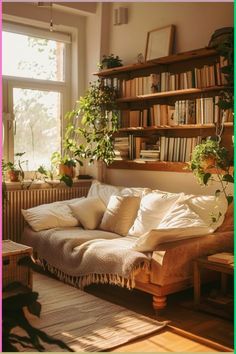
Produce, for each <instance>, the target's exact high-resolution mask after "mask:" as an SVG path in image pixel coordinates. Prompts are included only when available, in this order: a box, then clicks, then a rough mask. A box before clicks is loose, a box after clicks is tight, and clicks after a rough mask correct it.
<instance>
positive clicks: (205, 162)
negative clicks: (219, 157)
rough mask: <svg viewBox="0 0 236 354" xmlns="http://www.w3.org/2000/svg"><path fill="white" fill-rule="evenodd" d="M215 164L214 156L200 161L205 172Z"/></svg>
mask: <svg viewBox="0 0 236 354" xmlns="http://www.w3.org/2000/svg"><path fill="white" fill-rule="evenodd" d="M215 164H216V159H215V157H214V156H209V157H207V158H205V159H204V160H202V164H201V165H202V168H203V170H207V169H209V168H213V167H214V166H215Z"/></svg>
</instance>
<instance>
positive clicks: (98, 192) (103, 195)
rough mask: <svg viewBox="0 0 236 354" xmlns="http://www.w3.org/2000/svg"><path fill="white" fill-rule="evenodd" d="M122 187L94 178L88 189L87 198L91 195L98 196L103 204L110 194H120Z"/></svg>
mask: <svg viewBox="0 0 236 354" xmlns="http://www.w3.org/2000/svg"><path fill="white" fill-rule="evenodd" d="M123 188H124V187H118V186H112V185H110V184H105V183H101V182H99V181H96V180H95V181H93V183H92V185H91V187H90V189H89V191H88V195H87V198H91V197H96V198H100V199H101V201H102V202H103V203H104V204H105V205H107V204H108V202H109V200H110V197H111V196H112V195H120V193H121V190H122V189H123Z"/></svg>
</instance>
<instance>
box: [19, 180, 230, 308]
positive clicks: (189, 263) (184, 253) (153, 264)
mask: <svg viewBox="0 0 236 354" xmlns="http://www.w3.org/2000/svg"><path fill="white" fill-rule="evenodd" d="M117 193H120V194H121V195H126V196H127V195H136V196H137V195H139V196H140V198H141V199H142V198H143V196H145V195H146V194H148V193H150V190H149V189H146V188H125V187H115V186H107V185H102V184H97V185H93V186H92V187H91V190H90V192H89V194H88V198H90V197H91V198H94V197H99V198H100V199H101V200H102V201H103V203H104V204H108V201H109V199H110V197H111V195H114V194H117ZM90 221H91V220H90ZM65 232H66V236H65V237H64V235H65ZM62 235H63V237H64V239H62ZM79 237H81V239H82V241H81V242H80V244H81V243H82V244H83V243H84V242H86V241H88V242H90V240H93V239H95V240H96V239H105V240H109V242H115V241H116V239H117V240H120V241H122V240H126V239H127V243H129V237H124V238H123V239H122V238H121V237H120V235H117V234H116V233H115V232H109V231H105V230H104V231H103V230H84V229H82V228H81V227H80V228H79V227H78V226H73V225H71V227H70V228H66V229H65V230H64V229H60V228H59V229H58V228H55V229H52V230H50V229H49V230H46V231H34V230H32V228H30V227H29V226H26V228H25V231H24V233H23V236H22V242H23V243H25V244H27V245H29V246H32V247H33V248H34V251H35V254H39V255H40V252H41V255H40V257H39V258H40V259H41V261H42V264H44V266H45V267H46V268H47V269H49V270H50V271H52V272H54V273H55V274H57V275H59V278H61V279H62V280H64V281H66V282H68V283H73V284H74V285H76V286H78V287H80V288H83V287H84V286H86V284H87V285H88V284H91V283H93V282H110V283H112V284H118V285H123V286H127V287H131V288H132V287H133V286H134V287H135V288H137V289H140V290H142V291H145V292H147V293H150V294H152V295H153V307H154V309H156V310H160V309H163V308H165V306H166V304H167V295H168V294H171V293H175V292H178V291H181V290H184V289H186V288H188V287H191V286H192V285H193V260H194V259H196V258H198V257H202V256H206V255H208V254H214V253H217V252H221V251H232V249H233V207H232V205H231V206H230V208H228V211H227V213H226V217H225V219H224V222H223V224H222V225H221V226H220V227H219V228H218V229H217V230H216V231H215V232H214V233H212V234H208V235H201V237H192V238H187V239H183V240H177V241H175V240H172V241H169V242H166V243H165V242H162V243H160V244H158V245H157V246H156V247H155V249H154V250H152V252H150V251H149V252H143V253H142V252H136V251H134V252H133V251H132V252H133V253H132V252H130V253H132V254H133V255H134V256H135V257H136V258H135V262H136V264H135V266H134V267H133V270H132V276H133V275H134V279H133V281H132V282H126V281H124V279H123V280H122V281H117V279H118V280H119V279H121V277H120V276H119V275H118V277H117V278H114V277H113V275H112V276H111V278H110V279H111V281H104V279H105V278H104V277H101V276H100V277H99V276H96V275H94V276H92V277H90V275H89V276H87V277H86V278H83V282H81V281H80V280H81V279H80V280H79V281H77V280H78V279H77V280H76V281H75V279H76V275H77V274H76V270H73V271H71V272H70V270H68V269H69V268H64V267H63V265H62V266H61V263H60V262H59V261H58V262H57V260H55V262H54V263H53V262H51V263H52V264H50V261H49V257H50V253H51V254H54V258H55V259H56V258H57V255H58V257H59V254H60V253H59V252H58V250H59V248H57V247H54V246H52V243H50V242H49V241H50V239H52V240H54V241H53V242H54V243H53V245H54V244H55V245H58V247H59V245H60V243H61V244H62V246H61V247H63V248H62V251H61V255H62V256H61V257H62V258H63V255H64V253H65V249H71V250H72V251H71V258H72V256H73V257H74V256H75V252H74V249H73V247H74V248H75V249H79V247H78V244H76V243H75V242H77V241H78V238H79ZM131 240H132V237H131ZM109 242H108V243H109ZM118 242H119V241H118ZM88 244H89V243H88ZM42 245H43V247H44V248H42ZM76 247H77V248H76ZM129 247H130V246H129ZM88 250H89V249H86V251H88ZM104 252H105V251H104ZM125 252H126V253H125V255H126V256H127V254H129V253H127V250H125ZM47 253H48V256H47ZM115 253H116V251H114V256H115ZM44 256H45V257H44ZM67 258H68V257H67ZM65 259H66V258H65ZM78 259H79V258H78ZM124 259H126V258H125V257H124ZM62 261H63V260H62ZM113 261H114V260H113ZM147 262H148V264H149V266H148V267H147V266H145V267H144V266H143V264H147ZM47 265H48V266H47ZM117 272H119V271H117ZM114 279H115V280H114ZM72 281H73V282H72ZM131 283H132V285H130V284H131ZM81 284H82V285H81Z"/></svg>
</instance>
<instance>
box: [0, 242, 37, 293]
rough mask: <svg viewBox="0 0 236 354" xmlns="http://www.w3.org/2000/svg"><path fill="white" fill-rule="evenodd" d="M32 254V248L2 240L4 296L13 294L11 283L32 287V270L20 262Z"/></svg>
mask: <svg viewBox="0 0 236 354" xmlns="http://www.w3.org/2000/svg"><path fill="white" fill-rule="evenodd" d="M31 255H32V248H31V247H28V246H25V245H22V244H20V243H16V242H13V241H11V240H3V241H2V287H3V298H5V297H8V296H12V295H13V294H12V291H13V289H11V287H10V284H17V283H18V284H19V285H20V286H23V287H27V288H29V289H32V271H31V269H30V268H29V267H28V266H27V265H23V264H19V261H22V259H23V258H24V257H30V256H31Z"/></svg>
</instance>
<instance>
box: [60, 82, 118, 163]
mask: <svg viewBox="0 0 236 354" xmlns="http://www.w3.org/2000/svg"><path fill="white" fill-rule="evenodd" d="M77 104H78V108H75V109H74V110H73V111H71V112H68V113H67V114H66V119H67V120H68V124H67V129H66V135H65V147H66V148H67V149H68V150H69V151H71V152H72V153H73V156H75V158H76V160H77V161H78V163H79V164H80V165H83V161H84V160H85V159H88V160H89V163H93V162H94V161H103V162H104V163H105V164H106V165H109V164H111V163H112V161H113V160H114V157H115V153H114V148H113V140H112V135H113V134H114V132H116V131H117V129H118V112H117V106H116V91H115V89H114V88H113V87H109V86H105V85H104V83H103V81H101V80H97V82H95V83H93V84H90V87H89V89H88V91H87V93H86V94H85V96H84V97H81V98H80V100H79V101H78V102H77ZM80 142H81V143H80Z"/></svg>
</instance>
